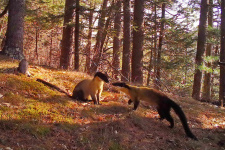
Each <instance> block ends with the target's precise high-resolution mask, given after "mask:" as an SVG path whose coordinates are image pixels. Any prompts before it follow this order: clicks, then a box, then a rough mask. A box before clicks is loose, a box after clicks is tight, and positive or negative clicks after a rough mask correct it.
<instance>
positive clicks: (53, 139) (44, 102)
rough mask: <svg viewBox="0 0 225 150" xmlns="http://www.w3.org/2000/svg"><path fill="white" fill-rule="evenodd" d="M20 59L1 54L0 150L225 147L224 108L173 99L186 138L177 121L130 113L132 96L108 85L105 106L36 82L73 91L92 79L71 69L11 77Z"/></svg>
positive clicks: (144, 108)
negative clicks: (172, 123) (181, 114)
mask: <svg viewBox="0 0 225 150" xmlns="http://www.w3.org/2000/svg"><path fill="white" fill-rule="evenodd" d="M17 65H18V62H17V61H14V60H11V59H8V58H6V57H3V56H0V94H1V95H3V97H1V96H0V97H1V98H0V117H1V119H0V133H1V134H0V149H32V150H40V149H49V150H52V149H57V150H66V149H68V150H72V149H77V150H100V149H102V150H108V149H110V150H151V149H153V150H155V149H173V150H176V149H177V150H178V149H179V150H181V149H193V150H196V149H199V150H202V149H210V150H213V149H225V109H224V108H219V107H215V106H212V105H208V104H205V103H200V102H196V101H194V100H193V99H191V98H180V97H178V96H176V95H170V94H168V95H169V97H171V98H172V99H174V101H176V102H177V103H178V104H180V106H181V107H182V108H183V110H184V112H185V114H186V116H187V118H188V120H189V125H190V128H191V130H192V132H193V133H194V134H195V135H196V136H197V137H198V138H199V141H193V140H191V139H189V138H187V137H186V136H185V133H184V130H183V127H182V125H181V123H180V120H179V119H178V117H176V115H175V113H173V112H172V115H173V116H174V117H175V127H174V128H173V129H170V128H168V125H169V124H168V123H167V122H166V121H159V120H158V119H157V118H158V114H157V112H156V111H155V109H154V108H151V107H149V106H148V105H147V104H141V107H139V108H138V110H137V111H131V110H132V106H128V104H127V100H128V98H127V97H126V96H124V95H122V94H120V93H113V92H110V91H111V87H110V85H106V90H105V92H104V93H103V95H102V98H101V99H102V101H101V105H93V104H92V103H88V104H87V103H80V102H77V101H73V100H71V99H70V98H68V97H67V96H65V95H64V94H61V93H59V92H57V91H55V90H52V89H50V88H48V87H46V86H44V85H43V84H41V83H39V82H36V78H42V79H45V80H46V81H49V82H51V83H53V84H55V85H58V86H59V87H61V88H63V89H64V90H66V91H68V92H71V91H72V90H73V87H74V86H75V85H76V84H77V83H78V82H79V81H80V80H82V79H84V78H90V76H88V75H86V74H84V73H80V72H72V71H62V70H55V69H51V68H44V67H40V66H33V65H31V66H30V72H31V74H32V75H33V76H32V77H30V78H28V77H26V76H24V75H15V74H13V69H14V68H15V67H16V66H17Z"/></svg>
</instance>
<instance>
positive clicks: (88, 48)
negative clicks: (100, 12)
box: [85, 2, 94, 72]
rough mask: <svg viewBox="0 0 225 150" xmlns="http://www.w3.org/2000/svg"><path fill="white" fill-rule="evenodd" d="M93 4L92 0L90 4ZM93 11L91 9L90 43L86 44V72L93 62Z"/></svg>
mask: <svg viewBox="0 0 225 150" xmlns="http://www.w3.org/2000/svg"><path fill="white" fill-rule="evenodd" d="M90 5H91V6H92V2H91V4H90ZM93 12H94V10H93V9H91V10H90V14H89V31H88V43H87V46H86V67H85V69H86V72H90V64H91V37H92V21H93Z"/></svg>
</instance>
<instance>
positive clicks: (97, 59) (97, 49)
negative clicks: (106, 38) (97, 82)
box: [89, 0, 108, 74]
mask: <svg viewBox="0 0 225 150" xmlns="http://www.w3.org/2000/svg"><path fill="white" fill-rule="evenodd" d="M107 3H108V0H104V1H103V4H102V8H101V15H100V17H99V20H98V33H97V35H96V43H95V46H94V56H93V60H92V63H91V68H90V72H89V73H90V74H93V73H95V72H96V71H97V68H98V65H99V62H100V59H101V56H102V51H101V41H102V36H103V30H102V29H104V23H105V17H106V8H107Z"/></svg>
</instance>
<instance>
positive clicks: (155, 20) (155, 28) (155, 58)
mask: <svg viewBox="0 0 225 150" xmlns="http://www.w3.org/2000/svg"><path fill="white" fill-rule="evenodd" d="M156 7H157V5H156V2H155V4H154V14H155V17H154V32H155V34H154V50H153V53H152V54H153V67H154V88H156V89H157V88H158V85H157V82H156V79H157V78H156V76H157V75H156V74H157V68H156V66H157V64H156V63H157V57H156V56H157V11H156Z"/></svg>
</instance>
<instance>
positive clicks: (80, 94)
mask: <svg viewBox="0 0 225 150" xmlns="http://www.w3.org/2000/svg"><path fill="white" fill-rule="evenodd" d="M72 97H73V98H74V99H76V100H81V101H87V99H85V98H84V92H83V91H82V90H79V91H73V96H72Z"/></svg>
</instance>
